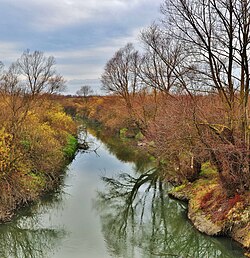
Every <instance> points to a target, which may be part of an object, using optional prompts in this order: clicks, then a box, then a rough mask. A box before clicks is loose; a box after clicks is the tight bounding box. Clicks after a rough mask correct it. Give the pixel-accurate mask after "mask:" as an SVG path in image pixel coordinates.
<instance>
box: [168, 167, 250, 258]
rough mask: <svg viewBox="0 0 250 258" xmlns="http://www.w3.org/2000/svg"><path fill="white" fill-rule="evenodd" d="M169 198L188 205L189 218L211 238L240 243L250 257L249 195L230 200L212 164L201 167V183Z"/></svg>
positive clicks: (185, 186)
mask: <svg viewBox="0 0 250 258" xmlns="http://www.w3.org/2000/svg"><path fill="white" fill-rule="evenodd" d="M169 195H170V196H171V197H173V198H176V199H179V200H185V201H188V218H189V219H190V220H191V221H192V223H193V224H194V226H195V227H196V228H197V229H198V230H199V231H200V232H203V233H205V234H207V235H211V236H219V235H223V236H229V237H231V238H232V239H234V240H235V241H237V242H239V243H240V244H241V245H242V246H243V247H244V248H245V249H246V253H245V255H246V256H247V257H250V253H249V251H250V193H249V192H246V193H245V194H244V195H240V194H238V193H236V194H235V195H234V196H233V197H230V198H229V197H227V196H226V194H225V192H224V191H223V190H222V187H221V185H220V180H219V176H218V173H217V172H216V170H215V169H213V168H212V167H211V166H210V164H209V163H205V164H203V166H202V172H201V174H200V177H199V179H198V180H196V181H195V182H193V183H187V184H183V185H181V186H178V187H175V188H173V189H172V190H171V191H170V193H169Z"/></svg>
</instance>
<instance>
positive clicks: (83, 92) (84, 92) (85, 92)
mask: <svg viewBox="0 0 250 258" xmlns="http://www.w3.org/2000/svg"><path fill="white" fill-rule="evenodd" d="M91 94H93V90H92V89H91V87H90V86H88V85H83V86H81V88H80V89H79V90H78V91H77V92H76V95H78V96H82V97H83V98H86V97H88V96H89V95H91Z"/></svg>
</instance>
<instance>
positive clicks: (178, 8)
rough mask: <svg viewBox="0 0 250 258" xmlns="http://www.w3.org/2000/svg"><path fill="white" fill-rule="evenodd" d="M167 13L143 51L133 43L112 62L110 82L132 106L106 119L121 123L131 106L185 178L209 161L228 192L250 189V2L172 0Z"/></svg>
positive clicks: (106, 82) (146, 34)
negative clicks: (137, 48)
mask: <svg viewBox="0 0 250 258" xmlns="http://www.w3.org/2000/svg"><path fill="white" fill-rule="evenodd" d="M161 14H162V19H161V22H159V23H154V24H152V25H151V26H149V27H148V28H146V29H144V30H143V31H142V33H141V34H140V38H141V42H142V46H143V51H141V52H139V51H138V50H136V49H135V48H134V47H133V45H132V44H131V43H128V44H127V45H125V46H124V47H122V48H120V49H119V50H118V51H117V52H115V53H114V55H113V57H112V58H111V59H110V60H109V61H108V62H107V64H106V65H105V68H104V72H103V74H102V77H101V81H102V88H103V90H105V91H106V92H108V93H109V94H110V93H112V94H114V95H116V96H119V97H120V98H121V102H120V103H122V102H124V106H123V107H124V108H123V111H121V114H118V112H119V111H117V110H116V111H113V112H111V114H112V115H113V119H110V117H108V115H107V114H106V115H105V114H103V115H104V117H106V118H107V121H104V122H105V123H106V124H109V125H110V126H112V123H114V122H112V121H117V123H120V124H121V123H122V122H121V120H120V121H119V119H116V116H118V117H119V116H120V115H121V116H123V117H124V114H122V112H124V111H125V109H126V115H127V118H126V119H124V121H126V122H127V124H132V125H135V126H136V127H137V128H138V129H139V130H140V132H141V133H142V134H143V135H144V136H145V137H146V138H147V139H151V140H152V142H153V143H154V145H155V150H156V152H157V153H158V154H159V156H160V159H161V156H165V157H167V160H168V164H171V167H172V170H173V171H176V174H177V176H178V177H179V176H180V177H182V175H185V173H187V174H190V173H191V176H189V175H187V177H190V179H189V180H193V178H195V175H196V174H197V173H199V171H200V168H201V165H202V163H203V162H204V161H207V160H209V161H210V162H211V164H212V165H213V166H214V167H216V169H217V171H218V173H219V175H220V179H221V185H222V187H223V189H224V190H225V191H226V193H227V195H228V196H232V195H234V194H236V193H244V192H246V191H249V189H250V159H249V157H250V151H249V149H250V130H249V128H250V122H249V121H250V120H249V86H250V84H249V81H250V80H249V78H250V70H249V54H250V52H249V42H250V41H249V38H250V21H249V17H250V2H249V1H245V0H235V1H231V0H230V1H228V0H220V1H201V0H198V1H196V0H195V1H194V0H188V1H186V0H185V1H184V0H177V1H176V0H173V1H172V0H168V1H164V3H163V4H162V5H161ZM115 104H116V103H114V104H112V105H113V106H114V105H115ZM118 110H119V108H118ZM109 116H110V114H109ZM101 120H104V119H103V118H101ZM118 121H119V122H118ZM117 125H118V124H117ZM173 168H174V169H173Z"/></svg>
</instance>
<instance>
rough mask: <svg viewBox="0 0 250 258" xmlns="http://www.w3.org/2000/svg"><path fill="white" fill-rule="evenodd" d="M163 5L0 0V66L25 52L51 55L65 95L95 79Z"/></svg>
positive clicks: (96, 83)
mask: <svg viewBox="0 0 250 258" xmlns="http://www.w3.org/2000/svg"><path fill="white" fill-rule="evenodd" d="M162 2H163V0H0V6H1V8H0V17H1V19H0V28H1V35H0V61H2V62H3V63H4V64H5V66H6V67H7V66H8V65H9V64H10V63H12V62H14V61H16V59H17V58H18V57H20V56H21V54H22V53H23V52H24V51H25V50H27V49H29V50H30V51H35V50H39V51H42V52H44V54H45V56H51V55H52V56H54V57H55V59H56V70H57V71H58V72H59V73H60V74H61V75H63V77H64V78H65V79H66V81H67V90H66V92H65V94H75V93H76V91H77V90H78V89H79V88H80V87H81V86H82V85H89V86H91V87H92V89H93V90H94V92H95V93H97V94H100V93H101V92H100V88H101V83H100V77H101V74H102V73H103V70H104V66H105V64H106V63H107V61H108V60H109V59H110V58H111V57H112V56H113V55H114V53H115V52H116V51H117V50H118V49H119V48H121V47H123V46H125V45H126V44H127V43H128V42H131V43H133V44H134V45H135V46H139V44H140V43H139V34H140V31H141V30H142V29H144V28H146V27H148V26H149V25H150V24H151V23H152V22H154V21H157V20H158V19H159V17H160V16H159V13H160V12H159V9H160V5H161V4H162Z"/></svg>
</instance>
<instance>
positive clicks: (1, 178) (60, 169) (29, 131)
mask: <svg viewBox="0 0 250 258" xmlns="http://www.w3.org/2000/svg"><path fill="white" fill-rule="evenodd" d="M22 115H23V117H22V120H21V122H19V123H18V124H16V126H18V129H17V130H15V131H13V128H12V127H9V126H8V123H7V122H8V120H6V121H5V124H3V125H5V126H3V127H2V128H1V129H0V172H1V173H0V222H2V223H3V222H7V221H10V220H11V219H12V218H13V216H14V215H15V213H16V211H17V210H18V209H20V208H21V207H24V206H27V205H29V204H30V203H32V202H35V201H37V200H38V199H39V198H40V197H41V196H43V195H44V194H45V193H47V192H49V191H51V190H52V189H54V188H55V187H57V185H58V184H59V183H60V180H61V176H62V173H64V168H65V167H66V165H67V164H68V163H69V162H70V161H71V160H72V158H73V157H74V154H75V151H76V149H77V146H78V142H77V138H76V135H77V130H76V124H75V122H74V121H73V119H72V118H71V117H70V116H68V115H66V113H64V111H63V108H62V107H61V106H60V105H58V104H53V103H52V102H50V101H49V100H43V110H42V111H41V106H40V105H37V106H36V105H34V106H32V109H30V110H29V111H28V112H27V113H25V116H24V114H22ZM20 116H21V114H20ZM11 122H12V121H10V124H11ZM12 123H13V122H12Z"/></svg>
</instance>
